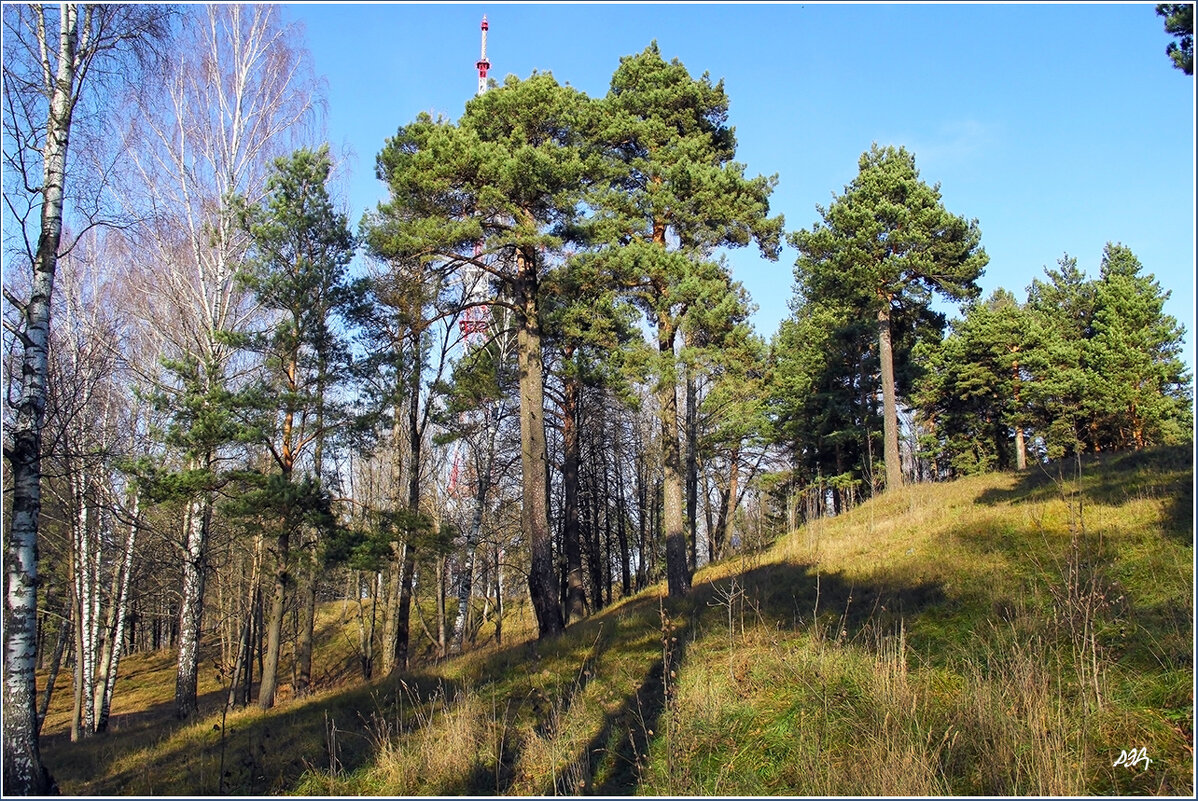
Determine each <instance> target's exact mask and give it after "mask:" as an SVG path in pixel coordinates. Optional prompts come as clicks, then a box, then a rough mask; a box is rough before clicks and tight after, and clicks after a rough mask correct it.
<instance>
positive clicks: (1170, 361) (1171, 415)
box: [1086, 242, 1192, 450]
mask: <svg viewBox="0 0 1198 801" xmlns="http://www.w3.org/2000/svg"><path fill="white" fill-rule="evenodd" d="M1142 271H1143V267H1142V265H1141V264H1140V261H1139V259H1137V258H1136V257H1135V254H1133V253H1132V252H1131V250H1130V249H1129V248H1127V247H1125V246H1123V245H1120V244H1112V243H1109V242H1108V243H1107V245H1106V247H1105V248H1104V249H1103V253H1102V263H1101V267H1100V271H1099V279H1098V281H1097V282H1095V286H1094V315H1093V326H1092V329H1093V336H1092V338H1091V339H1090V340H1089V341H1088V342H1087V348H1086V366H1087V368H1088V370H1089V371H1090V372H1091V373H1093V374H1094V375H1095V377H1096V378H1098V379H1099V380H1098V381H1095V382H1094V384H1093V385H1094V386H1095V388H1100V390H1101V391H1100V392H1096V393H1095V394H1093V395H1091V396H1090V403H1089V404H1088V406H1089V408H1088V409H1087V411H1088V413H1089V415H1090V416H1091V417H1092V418H1093V419H1094V421H1095V422H1097V424H1098V430H1099V431H1100V432H1101V433H1099V435H1098V439H1096V441H1094V442H1093V443H1091V444H1092V447H1094V448H1095V449H1103V450H1105V449H1107V448H1128V447H1131V448H1136V449H1140V448H1144V447H1147V446H1149V445H1157V444H1176V443H1180V442H1186V441H1188V440H1189V439H1190V436H1191V431H1192V421H1191V419H1190V417H1191V415H1190V393H1189V391H1188V387H1189V383H1190V382H1189V377H1188V376H1187V375H1186V370H1185V365H1184V364H1183V363H1182V361H1181V359H1180V358H1179V357H1180V353H1181V343H1182V341H1183V337H1184V335H1185V329H1184V328H1183V327H1182V326H1181V325H1180V324H1178V322H1177V320H1176V319H1175V318H1173V317H1172V316H1171V315H1168V314H1165V313H1164V304H1165V301H1166V300H1167V299H1168V297H1169V293H1168V292H1167V291H1164V290H1162V289H1161V286H1160V284H1159V283H1157V281H1156V279H1155V278H1154V277H1153V276H1152V275H1151V274H1148V275H1145V274H1143V272H1142Z"/></svg>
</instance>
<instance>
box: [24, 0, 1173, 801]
mask: <svg viewBox="0 0 1198 801" xmlns="http://www.w3.org/2000/svg"><path fill="white" fill-rule="evenodd" d="M3 13H4V200H5V206H4V249H5V251H4V276H3V282H4V312H3V313H4V334H3V346H4V368H3V378H4V391H5V400H6V403H5V407H4V464H3V470H4V474H3V490H4V502H3V506H4V509H3V511H4V521H5V522H4V538H5V543H4V544H5V549H4V554H5V556H4V559H5V590H6V592H5V595H6V599H7V605H6V608H5V613H4V615H5V616H4V640H5V657H4V701H3V703H4V790H5V794H8V793H10V792H26V793H29V792H32V793H34V794H41V793H44V792H47V791H48V790H49V789H50V788H51V786H52V785H51V782H52V778H51V777H50V775H49V773H48V772H47V771H45V769H44V768H43V767H42V761H41V757H40V754H39V745H38V741H39V731H40V730H41V728H42V724H43V722H44V721H45V720H46V717H47V710H48V709H49V708H50V705H51V703H52V702H53V701H54V698H53V697H52V693H53V692H54V688H55V686H56V685H57V684H60V682H59V681H58V677H59V675H60V673H67V672H69V674H70V677H71V678H70V685H69V686H70V687H71V689H72V691H73V697H72V699H71V700H70V701H69V705H70V706H71V708H72V712H71V715H70V724H69V731H70V740H71V742H72V743H75V742H82V741H85V740H88V739H89V738H93V737H95V736H97V735H99V734H101V733H103V732H105V731H106V729H107V727H108V724H109V719H110V712H111V709H112V704H113V699H114V697H115V696H119V694H120V693H121V688H122V686H124V685H122V684H121V683H118V678H119V677H121V676H122V674H121V667H122V661H123V660H126V659H128V658H131V657H132V656H133V655H136V654H151V653H158V654H169V656H170V660H171V661H172V663H173V665H174V668H173V669H174V674H175V683H174V699H173V705H172V708H171V714H172V716H173V717H174V718H175V719H177V720H180V721H187V720H191V719H195V718H196V717H197V716H201V715H204V714H208V713H210V712H211V711H212V710H211V709H209V708H208V707H206V706H205V704H204V703H203V693H202V692H200V690H199V689H198V688H199V687H200V684H201V682H202V676H203V675H206V674H212V673H214V672H215V675H216V678H217V680H218V683H219V685H220V687H221V693H220V695H221V697H220V699H219V706H220V708H223V709H225V710H232V709H241V708H254V707H256V708H257V709H261V710H268V709H271V708H272V707H275V706H276V705H286V704H288V703H292V702H293V701H295V700H296V699H302V698H305V697H308V696H310V695H312V694H313V693H316V692H319V691H321V690H322V689H324V688H323V686H322V678H321V677H322V676H328V675H329V673H330V666H329V665H327V664H325V665H322V664H320V658H319V653H320V651H319V648H318V647H317V646H316V638H317V637H318V634H319V626H318V620H319V619H320V610H321V609H322V608H323V607H325V606H327V605H329V604H331V603H334V602H335V603H337V604H339V605H341V606H342V607H347V606H353V607H354V608H355V609H356V610H357V612H356V615H357V616H356V618H355V621H356V622H355V623H354V634H353V637H352V640H350V641H349V642H348V644H347V647H348V648H349V650H350V653H352V659H353V666H354V671H355V673H356V678H358V679H360V680H372V679H377V678H379V677H386V676H391V675H397V676H398V675H403V674H405V672H406V671H409V670H414V669H415V668H416V667H417V666H419V665H428V664H434V663H438V662H440V661H443V660H445V659H446V658H447V657H449V656H451V655H455V654H460V653H464V652H468V651H470V650H472V649H475V648H477V647H480V646H481V645H482V644H484V643H487V642H489V643H491V644H492V645H495V646H499V645H502V644H504V643H505V640H510V639H511V638H512V637H524V636H528V635H529V634H530V632H529V631H525V630H522V629H520V628H519V626H518V624H517V623H516V622H515V621H517V620H520V619H522V618H521V616H522V615H523V619H525V620H528V621H530V624H531V629H530V631H531V636H532V637H534V638H535V639H536V640H540V641H544V642H548V641H552V640H553V639H554V638H559V637H561V636H563V633H564V632H566V631H568V630H569V629H571V628H573V627H576V626H578V625H579V624H581V623H582V622H584V621H586V620H587V619H588V618H592V617H594V616H595V615H597V614H599V613H600V612H601V610H604V609H605V608H608V607H611V606H612V605H613V604H616V603H618V602H619V601H620V600H621V599H626V598H630V597H632V596H634V595H636V594H637V593H640V592H642V591H644V590H645V589H646V588H649V587H651V586H653V585H655V584H657V583H658V582H665V589H664V595H665V597H666V598H667V599H683V598H686V597H687V596H688V595H690V594H692V593H693V592H695V589H694V586H693V584H694V577H695V575H696V571H699V570H701V569H703V568H704V567H706V566H714V565H718V564H719V563H722V562H726V561H727V560H729V559H732V558H733V557H735V556H737V555H742V554H748V553H755V552H760V551H761V550H762V549H764V548H765V547H766V546H768V545H770V544H771V543H773V542H774V541H775V540H776V539H777V538H778V537H779V536H780V535H782V534H784V533H787V532H792V531H794V530H796V529H798V528H799V527H801V526H804V525H807V524H814V523H816V522H817V521H826V520H829V519H832V518H838V517H841V516H844V515H846V514H849V513H851V512H852V511H853V510H854V509H856V508H858V507H860V506H861V505H863V504H865V503H866V502H868V501H870V500H871V499H882V498H885V497H887V496H893V494H894V493H897V492H900V491H901V490H902V489H903V488H904V487H910V486H912V485H923V484H944V483H948V482H954V481H958V480H960V479H964V478H967V477H975V476H981V475H984V474H991V473H995V472H1003V471H1025V472H1026V471H1027V470H1029V469H1031V468H1035V467H1036V466H1040V467H1041V468H1044V469H1047V467H1048V466H1050V465H1059V464H1070V463H1071V461H1076V463H1077V464H1080V463H1081V461H1080V460H1082V459H1083V458H1098V457H1101V456H1102V455H1106V454H1112V453H1117V452H1127V451H1134V452H1141V451H1143V452H1149V451H1152V450H1153V449H1159V448H1161V447H1164V446H1185V447H1187V448H1188V447H1190V446H1192V443H1193V432H1194V419H1193V376H1192V375H1191V374H1190V372H1189V371H1188V369H1187V367H1186V365H1185V363H1184V362H1183V360H1182V352H1183V344H1184V336H1185V330H1184V328H1183V326H1182V325H1181V324H1180V323H1179V322H1178V321H1177V320H1176V319H1175V318H1174V317H1172V316H1170V315H1169V314H1167V313H1166V312H1165V310H1164V305H1165V301H1166V300H1167V298H1168V296H1169V293H1168V291H1166V290H1165V289H1163V288H1162V286H1161V285H1160V283H1159V282H1158V281H1157V280H1156V278H1155V277H1154V275H1153V274H1152V273H1151V272H1150V270H1149V269H1148V267H1146V266H1145V265H1143V264H1141V263H1140V261H1139V259H1138V258H1137V256H1136V254H1135V253H1133V252H1132V251H1131V249H1129V248H1128V247H1126V246H1124V245H1122V244H1120V243H1119V242H1116V241H1112V242H1110V243H1108V244H1107V246H1106V247H1105V248H1104V249H1103V251H1102V252H1101V253H1085V254H1077V255H1076V256H1073V255H1065V256H1063V257H1062V258H1061V259H1060V260H1059V262H1058V263H1057V264H1055V265H1054V266H1052V267H1050V268H1045V270H1044V272H1043V276H1042V277H1040V278H1037V279H1036V280H1034V281H1033V282H1032V284H1031V285H1030V286H1028V287H1025V288H1022V289H1014V288H1012V289H1000V290H997V291H994V292H993V293H991V294H989V295H988V296H983V295H982V291H981V289H980V288H979V284H978V281H979V278H980V277H981V276H982V275H983V273H984V271H985V269H986V268H987V265H988V263H989V257H988V255H987V253H986V250H985V247H984V241H983V236H982V225H981V223H980V222H979V221H978V220H976V219H972V218H970V217H968V216H966V215H965V214H963V213H961V212H963V211H967V210H960V211H957V210H950V209H948V208H946V207H945V203H944V202H943V200H942V196H941V191H940V186H939V185H938V184H929V183H927V182H926V181H924V180H923V179H922V178H921V177H920V172H919V169H918V168H917V165H916V155H917V154H915V153H913V152H911V151H909V150H908V149H907V148H905V147H902V146H891V145H878V144H875V145H873V146H872V147H871V148H870V149H869V150H868V151H866V152H864V153H862V154H861V157H860V160H859V162H858V172H857V175H856V177H855V178H854V179H853V180H852V182H851V183H850V184H849V185H847V186H844V187H843V188H842V191H838V192H836V193H835V194H834V195H833V197H832V199H831V200H830V201H829V202H828V203H827V204H826V205H820V206H817V207H816V217H815V218H814V221H813V222H811V223H809V224H808V226H807V227H801V226H802V223H801V222H800V223H798V227H796V221H793V220H790V221H787V220H783V218H782V217H781V216H780V215H778V214H776V213H773V212H771V208H770V199H771V193H772V191H773V189H774V187H775V185H776V182H777V176H761V175H749V174H746V169H745V167H744V165H743V164H741V163H739V162H738V161H737V141H736V137H735V134H734V131H733V127H732V121H731V120H730V118H729V117H730V115H729V98H728V96H727V94H726V92H725V88H724V84H723V81H713V80H712V79H711V78H710V77H709V76H708V75H707V74H706V73H704V74H702V76H701V77H696V75H695V74H694V73H692V72H691V71H690V70H688V68H687V67H686V66H684V65H683V64H682V63H681V62H679V61H678V60H677V59H674V60H667V58H665V57H663V55H662V53H661V52H660V50H659V48H658V46H657V44H656V42H654V43H651V44H649V45H648V46H647V47H645V49H644V50H643V51H641V52H639V53H635V54H631V55H627V56H625V57H623V58H621V59H620V61H619V66H618V68H617V69H616V71H615V72H614V74H613V75H612V76H611V82H610V89H609V91H608V92H607V94H606V95H605V96H602V97H589V96H587V95H586V94H584V93H582V92H581V91H579V90H577V89H574V88H572V87H571V86H569V85H568V84H566V83H562V82H559V81H558V80H557V79H556V78H554V76H553V75H552V74H551V73H548V72H539V73H534V74H531V75H529V76H527V77H524V78H519V77H515V76H509V77H507V78H506V79H505V80H504V81H502V82H501V83H500V82H495V81H492V83H491V85H490V87H489V88H488V89H487V90H486V91H483V92H480V93H479V94H478V95H477V96H476V97H473V98H472V99H470V100H469V101H468V102H466V104H465V108H464V111H463V112H462V113H461V116H460V117H458V118H457V119H447V118H444V117H438V116H433V115H430V114H421V115H419V116H417V117H416V118H414V119H411V120H396V121H395V122H396V125H397V131H396V133H395V135H394V136H392V137H389V138H388V139H387V140H386V141H384V142H380V143H379V145H378V148H379V149H378V151H377V154H375V156H374V173H375V175H376V176H377V178H378V180H379V181H380V182H381V185H383V186H385V188H386V200H385V201H383V202H381V203H379V204H378V206H377V207H376V208H373V209H369V210H367V211H365V213H364V214H362V216H361V218H360V220H358V221H356V222H355V221H353V220H351V219H350V216H349V212H347V211H346V209H345V203H344V202H343V201H342V200H341V199H340V198H338V197H337V195H336V191H335V186H336V182H335V180H334V176H335V174H336V172H337V170H338V169H339V167H338V164H337V163H336V156H335V154H334V153H333V152H332V150H331V148H330V147H329V145H328V144H327V143H325V142H323V141H322V139H321V138H320V135H319V125H317V124H316V123H317V118H318V112H319V106H320V103H321V98H320V95H319V85H318V81H316V79H315V76H314V75H313V74H312V73H311V68H310V65H308V63H307V62H306V61H305V58H304V54H303V43H302V41H297V40H295V39H294V38H292V37H290V36H289V34H288V30H287V29H286V28H284V27H283V26H282V25H281V23H280V21H279V18H278V15H277V13H276V12H275V10H274V9H272V7H270V6H266V5H245V6H242V5H188V6H183V7H168V6H157V5H140V4H133V5H126V4H113V5H109V4H99V5H87V4H81V5H75V4H64V5H62V6H61V7H51V6H38V5H7V4H6V5H5V8H4V12H3ZM1190 24H1191V26H1192V22H1191V23H1190ZM118 98H119V101H118ZM129 108H133V109H135V111H134V113H132V114H130V113H128V111H127V109H129ZM122 109H125V110H126V111H121V110H122ZM784 243H786V244H789V245H790V246H791V247H793V248H794V249H795V250H797V251H798V253H799V256H798V259H797V261H796V262H795V263H794V265H793V285H792V286H793V297H792V299H791V301H790V309H791V314H790V316H789V317H788V318H787V319H785V320H784V321H783V322H782V324H781V326H780V327H779V329H778V330H777V331H776V332H774V333H773V334H772V335H771V336H770V337H769V338H766V337H763V336H762V335H760V334H759V333H757V332H756V331H755V329H754V328H753V326H752V324H751V321H750V316H751V314H752V310H753V301H752V298H750V297H749V295H748V293H747V291H746V290H745V289H744V287H743V286H742V285H741V284H740V283H739V282H738V281H737V280H735V278H734V275H733V272H732V269H731V267H730V266H729V264H728V262H727V260H726V258H725V255H724V254H726V253H727V252H728V251H729V250H730V249H735V248H756V249H757V250H758V251H759V252H760V253H761V255H762V256H763V257H764V258H766V259H771V260H777V259H778V258H779V254H780V253H781V250H782V246H783V244H784ZM950 307H952V308H954V309H956V310H957V312H958V313H957V315H956V316H953V317H951V318H950V316H949V314H948V313H947V312H946V311H945V309H948V308H950ZM1079 511H1080V507H1079ZM1191 531H1192V529H1191ZM817 603H818V600H817ZM726 605H727V606H728V610H729V614H731V609H732V606H731V601H730V600H727V599H726ZM1191 614H1192V610H1191ZM663 619H664V612H663ZM663 625H664V624H663ZM742 633H743V623H742ZM1191 701H1192V699H1191ZM57 703H59V704H63V703H67V702H65V701H63V700H62V699H58V701H57ZM1190 725H1191V726H1192V719H1191V723H1190ZM650 734H652V732H650ZM946 736H947V734H946Z"/></svg>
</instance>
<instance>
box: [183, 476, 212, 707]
mask: <svg viewBox="0 0 1198 801" xmlns="http://www.w3.org/2000/svg"><path fill="white" fill-rule="evenodd" d="M209 515H210V506H209V498H208V495H207V493H203V494H201V495H200V496H199V497H198V498H196V499H194V500H193V501H192V502H191V503H190V504H188V508H187V517H186V523H185V525H186V531H185V539H184V542H183V588H182V592H181V598H180V602H179V660H178V672H177V674H176V676H175V716H176V717H177V718H179V719H180V720H182V719H184V718H187V717H189V716H190V715H192V714H193V713H195V712H196V711H198V703H197V698H196V692H197V683H198V678H199V661H200V623H201V620H202V616H203V613H204V579H205V565H204V561H205V553H206V551H207V539H208V521H209Z"/></svg>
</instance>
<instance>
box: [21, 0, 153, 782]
mask: <svg viewBox="0 0 1198 801" xmlns="http://www.w3.org/2000/svg"><path fill="white" fill-rule="evenodd" d="M164 35H165V15H164V13H163V11H162V9H161V8H158V7H154V6H136V5H90V4H85V5H78V4H71V3H67V4H63V5H61V6H60V7H59V8H58V9H53V8H48V7H45V6H41V5H30V6H5V8H4V59H3V64H4V66H3V75H4V112H5V113H4V156H3V158H4V167H5V185H4V215H5V218H6V219H5V222H6V225H5V230H6V232H12V233H11V234H10V235H6V241H5V250H6V256H8V258H6V260H5V261H6V265H8V266H13V265H21V267H20V268H21V269H27V270H29V272H30V273H31V276H32V279H31V281H30V282H29V285H28V287H29V291H28V294H27V295H25V296H23V297H17V296H16V295H15V294H13V293H10V292H8V291H7V288H6V290H5V293H4V294H5V300H6V301H7V302H9V303H10V304H12V305H13V306H15V307H16V308H17V309H18V310H19V323H17V324H16V325H14V326H12V327H11V328H8V327H6V335H10V336H11V337H12V340H13V342H14V343H16V344H17V346H18V348H19V350H20V351H21V357H20V358H21V372H20V377H19V380H18V381H17V382H16V384H17V385H15V386H14V385H10V386H9V387H8V388H7V389H8V392H7V406H6V409H5V414H6V417H8V416H10V415H11V421H12V425H11V426H9V425H6V426H5V429H6V431H7V432H8V435H7V436H6V437H5V440H4V458H5V460H6V461H7V462H8V466H9V469H10V470H11V474H12V479H13V498H12V500H13V505H12V516H11V522H10V526H9V531H8V537H7V538H6V541H5V577H6V591H5V610H4V632H5V634H4V691H3V692H4V696H3V697H4V702H3V703H4V792H5V793H12V794H29V793H44V792H47V791H49V790H50V789H52V787H53V782H52V780H51V779H50V777H49V775H48V774H47V773H46V771H45V768H44V767H43V766H42V764H41V756H40V752H39V750H38V744H37V711H36V706H35V695H36V689H35V684H34V676H33V663H34V657H35V650H36V648H35V645H36V631H35V627H36V615H37V598H36V595H37V577H38V516H39V510H40V506H41V493H40V486H39V485H40V479H41V462H40V459H41V450H42V448H41V433H42V432H41V430H42V425H43V422H44V417H45V407H46V381H47V373H48V348H49V340H50V316H51V312H50V309H51V303H52V298H53V293H54V278H55V271H56V269H57V266H58V259H59V257H60V256H61V255H62V253H63V252H64V250H66V249H69V247H70V244H71V243H70V241H69V238H67V239H66V240H64V236H63V231H64V217H65V209H66V203H67V198H68V197H69V196H70V195H71V188H72V187H73V186H74V185H73V184H70V183H68V176H69V175H71V174H72V172H73V168H74V165H75V163H76V162H77V160H78V159H77V158H76V155H77V154H76V153H75V152H73V151H72V150H71V148H70V142H71V138H72V133H73V130H74V128H75V127H76V126H75V121H76V111H77V109H78V108H79V107H80V104H81V102H83V103H86V102H87V100H86V98H88V97H89V95H90V93H92V92H93V91H94V90H95V89H96V88H97V83H98V82H102V78H104V77H105V76H112V75H119V74H121V73H122V72H127V73H128V74H132V75H136V73H137V67H138V65H139V64H142V65H144V64H145V63H146V61H145V60H144V59H141V60H139V59H140V58H141V57H143V56H145V55H147V53H148V52H149V51H150V48H149V45H150V44H152V43H155V42H157V41H159V40H161V39H162V38H163V37H164ZM118 65H120V66H118ZM113 88H114V89H115V88H116V87H115V86H113ZM100 108H101V109H104V108H107V109H108V110H109V111H111V106H108V105H107V104H104V105H101V106H100ZM102 183H103V182H102V181H101V182H96V183H92V184H91V185H92V186H98V185H102ZM101 205H102V204H99V203H93V204H79V208H80V209H82V210H84V211H87V210H93V211H96V212H97V213H95V214H93V215H91V216H90V218H87V217H85V218H84V220H82V225H83V227H87V226H89V225H92V224H95V223H97V222H99V221H100V220H101V216H100V214H99V213H98V209H99V207H100V206H101Z"/></svg>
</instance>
